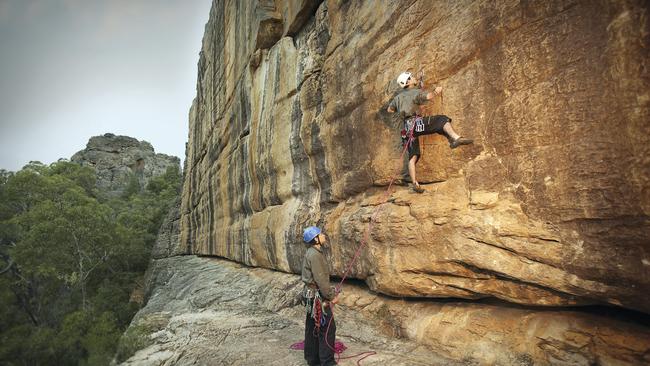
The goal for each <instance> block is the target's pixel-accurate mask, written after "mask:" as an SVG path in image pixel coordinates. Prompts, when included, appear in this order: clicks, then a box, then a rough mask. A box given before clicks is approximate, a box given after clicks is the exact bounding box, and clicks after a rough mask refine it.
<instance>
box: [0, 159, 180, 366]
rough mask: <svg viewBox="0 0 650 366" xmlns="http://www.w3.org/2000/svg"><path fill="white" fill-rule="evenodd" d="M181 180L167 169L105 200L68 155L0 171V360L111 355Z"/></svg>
mask: <svg viewBox="0 0 650 366" xmlns="http://www.w3.org/2000/svg"><path fill="white" fill-rule="evenodd" d="M180 182H181V178H180V172H179V169H178V168H172V169H168V170H167V172H166V173H165V174H164V175H163V176H161V177H157V178H154V179H152V180H151V182H150V184H149V185H148V186H147V187H146V189H145V190H140V189H139V184H138V189H137V190H135V189H133V190H132V192H129V194H127V195H124V196H123V197H118V198H112V199H105V198H104V197H103V194H102V192H99V191H98V190H97V189H96V188H95V175H94V171H93V170H92V169H90V168H86V167H81V166H79V165H77V164H74V163H70V162H65V161H61V162H57V163H54V164H51V165H49V166H46V165H43V164H41V163H39V162H30V164H28V165H26V166H25V167H24V168H23V169H22V170H20V171H18V172H16V173H12V172H7V171H4V170H2V171H0V301H2V303H3V305H5V304H6V305H5V306H3V307H2V309H0V329H1V331H0V364H6V365H32V364H57V365H86V364H87V365H105V364H108V363H109V362H110V360H111V358H112V356H113V354H114V353H115V350H116V347H117V341H118V339H119V337H120V335H121V334H122V333H123V332H124V330H125V329H126V327H127V326H128V324H129V322H130V320H131V318H132V317H133V315H134V314H135V312H136V311H137V304H135V303H133V302H130V297H131V296H130V295H131V293H132V292H133V290H134V288H135V287H136V286H137V281H138V279H140V278H141V277H142V275H143V273H144V271H145V270H146V266H147V264H148V261H149V256H150V253H151V248H152V246H153V244H154V242H155V238H156V234H157V231H158V228H159V227H160V224H161V222H162V219H163V217H164V216H165V214H166V213H167V211H168V210H169V208H170V207H171V204H172V203H173V201H174V200H175V199H176V198H177V197H178V194H179V191H180ZM134 187H135V186H134Z"/></svg>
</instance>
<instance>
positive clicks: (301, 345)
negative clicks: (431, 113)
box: [289, 123, 415, 366]
mask: <svg viewBox="0 0 650 366" xmlns="http://www.w3.org/2000/svg"><path fill="white" fill-rule="evenodd" d="M414 128H415V123H414V124H413V126H411V129H410V131H408V134H407V136H408V140H407V142H406V143H405V144H404V148H403V149H402V154H401V155H400V160H399V161H400V165H401V164H402V161H403V159H404V153H406V150H407V149H408V147H409V145H411V143H412V142H413V140H414V139H415V137H414V136H413V129H414ZM396 176H397V174H395V175H393V177H392V178H391V180H390V183H389V184H388V188H387V189H386V193H385V196H384V200H383V202H381V203H380V204H379V205H377V207H376V208H375V211H374V212H373V215H372V217H371V218H370V222H368V226H367V228H366V232H365V233H364V236H363V239H362V240H361V243H360V244H359V247H358V248H357V251H356V252H355V253H354V257H353V258H352V260H351V261H350V263H349V264H348V266H347V268H346V270H345V272H344V273H343V277H342V278H341V282H339V284H338V285H336V293H339V292H340V291H341V286H342V285H343V282H344V281H345V279H346V278H347V277H348V275H349V274H350V270H351V269H352V265H354V262H356V261H357V259H358V258H359V255H361V250H362V249H363V248H364V247H365V246H366V244H367V243H368V238H369V235H370V231H371V230H372V224H373V222H374V221H375V219H376V218H377V215H379V212H380V211H381V209H382V207H383V204H384V203H386V202H387V201H388V198H389V197H390V190H391V188H392V187H393V183H394V182H395V178H396ZM329 306H330V310H331V312H332V316H331V317H330V320H329V321H328V323H327V329H326V330H325V343H326V344H327V346H328V347H329V348H330V349H331V350H333V351H334V354H336V362H337V363H338V362H339V361H340V360H345V359H351V358H355V357H359V356H363V357H361V358H360V359H358V360H357V366H361V361H363V360H364V359H366V358H368V357H370V356H372V355H376V354H377V352H375V351H366V352H361V353H358V354H356V355H351V356H345V357H341V353H343V351H345V350H346V349H347V347H346V346H345V344H344V343H343V342H339V341H335V342H334V346H333V347H332V345H331V344H329V342H327V334H328V333H329V330H330V325H331V324H332V319H334V304H332V303H330V304H329ZM289 349H292V350H304V349H305V342H304V341H301V342H296V343H294V344H292V345H291V346H289Z"/></svg>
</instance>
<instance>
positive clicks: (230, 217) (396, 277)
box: [181, 0, 650, 313]
mask: <svg viewBox="0 0 650 366" xmlns="http://www.w3.org/2000/svg"><path fill="white" fill-rule="evenodd" d="M647 22H648V7H647V3H646V2H644V1H571V2H567V1H548V2H536V3H529V2H519V1H503V2H498V3H494V2H491V1H480V0H478V1H455V2H430V1H393V2H361V1H350V2H346V1H326V2H322V3H318V2H314V1H307V0H305V1H299V0H294V1H286V2H285V1H276V2H273V1H258V2H239V1H227V0H223V1H214V3H213V7H212V10H211V16H210V20H209V23H208V25H207V27H206V33H205V37H204V40H203V49H202V51H201V59H200V62H199V78H198V85H197V97H196V99H195V101H194V103H193V105H192V108H191V111H190V136H189V143H188V149H187V162H186V171H185V184H184V191H183V199H182V208H181V241H182V243H181V247H189V248H191V251H192V252H193V253H197V254H208V255H217V256H221V257H225V258H229V259H232V260H234V261H238V262H241V263H244V264H246V265H251V266H259V267H267V268H273V269H277V270H281V271H286V272H294V273H295V272H298V271H299V267H300V262H301V258H302V254H303V252H304V247H303V246H302V245H300V241H301V232H302V229H303V228H304V227H305V226H308V225H313V224H317V225H321V226H323V227H324V229H325V231H326V232H328V233H329V235H330V239H331V242H332V243H333V249H332V253H331V254H332V263H333V273H334V274H337V275H343V273H344V271H345V269H346V266H347V264H348V262H349V261H350V260H351V258H352V257H353V254H354V253H355V251H356V250H357V248H358V246H359V245H360V243H361V242H362V241H363V240H362V239H363V237H364V232H365V231H366V230H367V228H368V222H369V220H370V218H371V217H372V216H373V215H374V214H375V212H376V210H378V214H377V215H376V220H375V222H374V223H373V226H372V231H371V232H370V235H369V240H368V242H367V246H366V247H365V248H364V250H363V251H362V254H361V258H360V259H359V261H358V262H356V263H355V264H354V265H353V266H352V268H351V276H352V277H353V278H357V279H361V280H363V281H365V282H366V283H367V284H368V285H369V286H370V288H371V289H372V290H375V291H377V292H380V293H384V294H388V295H392V296H409V297H421V298H442V297H451V298H465V299H481V298H498V299H501V300H504V301H508V302H512V303H517V304H525V305H543V306H567V305H586V304H613V305H617V306H622V307H626V308H630V309H636V310H640V311H643V312H646V313H647V312H650V297H648V296H647V293H648V291H650V280H649V278H650V253H649V251H650V239H649V238H650V220H648V214H649V212H650V188H649V187H650V184H649V182H650V151H649V149H650V147H649V146H650V144H649V142H650V141H649V140H650V138H649V137H648V136H650V124H648V121H649V120H650V107H649V103H650V92H649V90H650V88H649V83H648V80H649V76H650V74H649V73H650V71H649V70H650V64H649V63H650V61H649V60H650V57H648V56H650V55H649V51H648V50H649V49H650V37H649V35H648V23H647ZM409 68H410V69H411V70H415V71H417V70H419V69H422V70H424V72H425V74H426V84H427V85H428V86H429V87H433V85H439V86H442V87H443V98H438V99H437V100H435V101H434V103H430V104H429V105H428V106H427V107H426V111H427V113H432V114H434V113H443V114H447V115H449V116H450V117H452V118H453V121H454V122H453V123H454V126H455V128H456V130H457V131H459V132H460V133H461V134H462V135H465V136H469V137H473V138H475V139H476V143H475V144H474V145H472V146H469V147H463V148H459V149H455V150H450V149H449V147H448V144H447V141H446V140H445V139H444V138H443V137H442V136H427V137H422V138H421V145H422V147H423V156H422V159H421V162H420V163H419V164H418V176H419V180H420V181H421V182H427V183H430V184H427V185H426V186H425V188H426V189H427V192H426V193H425V194H422V195H417V194H414V193H411V192H410V191H409V190H408V189H407V188H406V187H396V188H394V189H393V191H392V193H391V194H390V196H389V198H388V201H387V202H386V203H383V202H384V201H385V198H384V192H385V191H386V188H387V185H388V183H389V182H390V180H391V177H392V176H394V175H396V174H397V175H398V176H401V171H402V168H403V162H402V161H401V159H400V148H399V138H398V135H397V133H398V130H399V127H398V126H397V124H398V123H396V122H395V121H394V120H393V119H392V117H391V116H390V115H388V114H386V113H385V112H384V111H385V108H386V106H387V104H388V102H389V101H390V99H391V97H392V96H393V95H394V93H395V92H396V91H397V90H396V88H397V85H396V84H395V82H394V79H395V77H396V76H397V75H398V74H399V72H401V71H403V70H406V69H409Z"/></svg>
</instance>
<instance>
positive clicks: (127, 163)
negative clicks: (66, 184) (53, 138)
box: [70, 133, 180, 195]
mask: <svg viewBox="0 0 650 366" xmlns="http://www.w3.org/2000/svg"><path fill="white" fill-rule="evenodd" d="M70 160H71V161H72V162H75V163H78V164H81V165H84V166H89V167H91V168H93V169H95V172H96V173H97V187H98V188H99V189H100V190H101V191H102V192H106V193H107V194H108V195H119V194H121V193H122V192H123V191H124V190H125V189H126V188H127V187H128V186H129V184H130V183H131V182H132V181H133V180H135V181H137V183H138V185H139V186H140V187H141V188H144V187H145V186H146V185H147V183H148V182H149V180H150V179H151V178H153V177H156V176H159V175H162V174H164V173H165V171H166V170H167V168H168V167H172V166H173V167H179V169H180V159H179V158H177V157H175V156H169V155H165V154H156V153H155V152H154V149H153V146H151V144H150V143H148V142H146V141H138V140H137V139H134V138H132V137H128V136H116V135H114V134H112V133H107V134H104V135H102V136H94V137H91V138H90V140H89V141H88V144H87V145H86V148H85V149H84V150H81V151H79V152H77V153H76V154H74V155H73V156H72V158H71V159H70Z"/></svg>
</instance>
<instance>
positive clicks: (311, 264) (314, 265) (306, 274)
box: [302, 246, 336, 300]
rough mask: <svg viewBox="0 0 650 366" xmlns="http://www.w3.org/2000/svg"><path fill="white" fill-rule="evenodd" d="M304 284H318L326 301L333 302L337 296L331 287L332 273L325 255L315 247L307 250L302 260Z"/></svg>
mask: <svg viewBox="0 0 650 366" xmlns="http://www.w3.org/2000/svg"><path fill="white" fill-rule="evenodd" d="M302 282H304V283H305V284H308V285H309V284H314V283H315V284H316V286H318V289H319V290H320V293H321V295H322V296H323V298H324V299H325V300H332V299H333V298H334V296H335V295H336V294H335V293H334V288H332V287H331V286H330V271H329V267H328V266H327V262H326V261H325V256H324V255H323V253H322V252H321V251H320V250H318V249H316V248H315V247H313V246H310V247H309V248H307V252H306V253H305V258H303V260H302Z"/></svg>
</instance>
